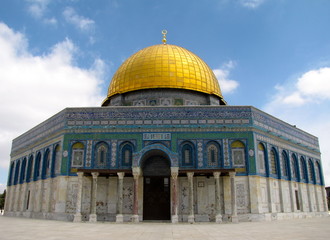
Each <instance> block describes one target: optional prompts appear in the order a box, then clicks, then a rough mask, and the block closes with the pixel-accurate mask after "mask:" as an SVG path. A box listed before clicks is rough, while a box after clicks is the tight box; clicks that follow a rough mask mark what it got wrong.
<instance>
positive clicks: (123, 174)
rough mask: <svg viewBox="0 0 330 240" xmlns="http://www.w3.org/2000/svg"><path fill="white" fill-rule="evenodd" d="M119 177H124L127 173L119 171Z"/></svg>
mask: <svg viewBox="0 0 330 240" xmlns="http://www.w3.org/2000/svg"><path fill="white" fill-rule="evenodd" d="M117 175H118V178H119V179H124V176H125V173H124V172H117Z"/></svg>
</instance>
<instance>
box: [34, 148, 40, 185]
mask: <svg viewBox="0 0 330 240" xmlns="http://www.w3.org/2000/svg"><path fill="white" fill-rule="evenodd" d="M40 167H41V153H40V152H39V153H38V154H37V156H36V161H35V164H34V180H35V181H36V180H38V178H39V176H40Z"/></svg>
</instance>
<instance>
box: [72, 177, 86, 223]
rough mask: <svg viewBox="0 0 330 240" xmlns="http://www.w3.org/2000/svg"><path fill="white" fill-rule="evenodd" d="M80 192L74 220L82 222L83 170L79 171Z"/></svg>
mask: <svg viewBox="0 0 330 240" xmlns="http://www.w3.org/2000/svg"><path fill="white" fill-rule="evenodd" d="M77 174H78V192H77V201H76V214H75V215H74V218H73V222H81V199H82V189H83V176H84V173H83V172H78V173H77Z"/></svg>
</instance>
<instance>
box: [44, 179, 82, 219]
mask: <svg viewBox="0 0 330 240" xmlns="http://www.w3.org/2000/svg"><path fill="white" fill-rule="evenodd" d="M48 181H49V195H48V207H47V208H48V210H47V212H48V213H51V212H52V197H53V178H52V177H51V175H49V180H48ZM78 181H79V175H78ZM78 185H79V184H78ZM78 188H79V186H78ZM78 192H79V189H78Z"/></svg>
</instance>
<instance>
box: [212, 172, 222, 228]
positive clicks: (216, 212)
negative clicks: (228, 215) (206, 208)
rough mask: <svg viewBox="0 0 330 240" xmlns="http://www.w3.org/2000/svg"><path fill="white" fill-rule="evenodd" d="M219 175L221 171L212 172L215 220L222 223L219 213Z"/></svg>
mask: <svg viewBox="0 0 330 240" xmlns="http://www.w3.org/2000/svg"><path fill="white" fill-rule="evenodd" d="M220 175H221V172H213V176H214V180H215V214H216V215H215V222H216V223H222V215H221V205H220V204H221V195H220Z"/></svg>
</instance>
